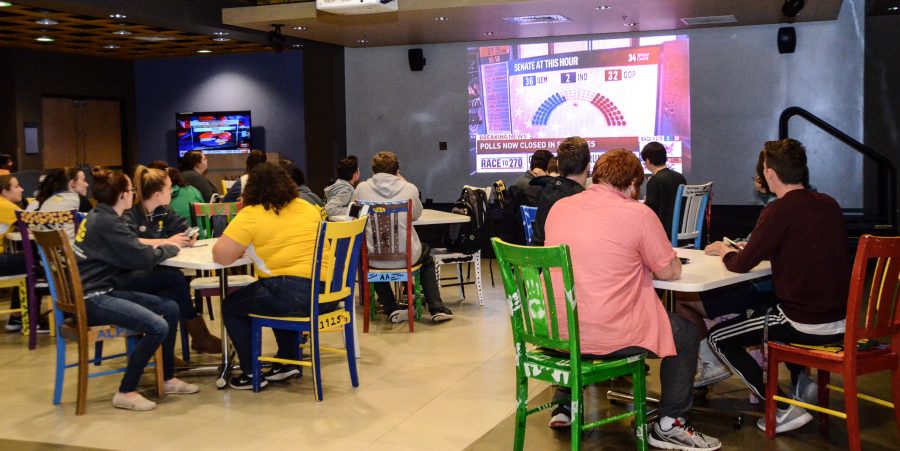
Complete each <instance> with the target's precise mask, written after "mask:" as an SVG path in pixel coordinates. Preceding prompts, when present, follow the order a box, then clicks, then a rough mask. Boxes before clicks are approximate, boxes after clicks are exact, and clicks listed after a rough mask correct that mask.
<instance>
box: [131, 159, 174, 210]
mask: <svg viewBox="0 0 900 451" xmlns="http://www.w3.org/2000/svg"><path fill="white" fill-rule="evenodd" d="M167 178H169V176H168V175H166V171H163V170H161V169H155V168H148V167H146V166H144V165H138V167H137V169H135V170H134V179H133V182H134V204H135V205H141V204H142V203H143V202H144V201H145V200H147V199H149V198H150V196H152V195H154V194H156V193H158V192H161V191H162V190H163V188H165V186H166V179H167Z"/></svg>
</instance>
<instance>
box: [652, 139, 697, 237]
mask: <svg viewBox="0 0 900 451" xmlns="http://www.w3.org/2000/svg"><path fill="white" fill-rule="evenodd" d="M641 160H643V162H644V167H645V168H647V170H648V171H650V172H651V173H652V174H653V175H651V176H650V180H647V198H646V199H645V200H644V205H646V206H648V207H650V209H651V210H653V212H654V213H656V216H657V217H658V218H659V221H660V222H662V225H663V229H664V230H665V231H666V236H668V237H669V239H670V240H671V239H672V221H673V220H679V219H678V218H673V217H672V214H673V213H674V212H675V194H677V193H678V185H687V180H685V178H684V176H683V175H681V174H680V173H678V172H676V171H673V170H671V169H669V167H668V166H666V161H668V156H667V155H666V147H665V146H663V145H662V144H660V143H658V142H656V141H653V142H650V143H647V145H645V146H644V148H643V149H641ZM679 223H680V220H679Z"/></svg>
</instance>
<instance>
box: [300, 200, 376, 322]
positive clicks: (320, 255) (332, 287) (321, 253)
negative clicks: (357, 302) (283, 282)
mask: <svg viewBox="0 0 900 451" xmlns="http://www.w3.org/2000/svg"><path fill="white" fill-rule="evenodd" d="M365 228H366V218H365V217H362V218H360V219H354V220H352V221H346V222H327V221H323V222H322V224H321V225H320V226H319V233H318V235H317V237H316V250H315V259H314V260H313V270H312V280H316V281H318V280H321V281H322V282H323V283H322V284H321V285H319V284H313V293H312V299H313V302H312V311H313V317H314V318H315V317H318V312H319V304H320V303H325V302H338V301H343V300H349V302H346V303H344V306H345V308H346V309H348V310H350V311H352V308H353V305H352V304H353V301H352V299H353V289H354V286H355V283H354V282H355V281H356V271H357V268H358V266H359V258H360V247H361V245H362V242H363V241H364V239H363V233H364V232H365ZM335 325H336V324H335Z"/></svg>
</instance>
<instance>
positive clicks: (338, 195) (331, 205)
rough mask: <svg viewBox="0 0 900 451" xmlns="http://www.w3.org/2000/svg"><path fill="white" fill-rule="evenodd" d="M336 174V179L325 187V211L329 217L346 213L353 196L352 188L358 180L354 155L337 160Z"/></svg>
mask: <svg viewBox="0 0 900 451" xmlns="http://www.w3.org/2000/svg"><path fill="white" fill-rule="evenodd" d="M337 175H338V178H337V180H335V182H334V183H333V184H331V185H328V186H326V187H325V212H326V213H327V214H328V216H329V217H330V216H340V215H343V214H346V213H347V206H348V205H350V199H352V198H353V188H354V187H355V186H356V184H357V183H358V182H359V162H358V160H357V159H356V157H347V158H344V159H343V160H341V161H339V162H338V165H337Z"/></svg>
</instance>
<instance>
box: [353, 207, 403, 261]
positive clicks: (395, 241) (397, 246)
mask: <svg viewBox="0 0 900 451" xmlns="http://www.w3.org/2000/svg"><path fill="white" fill-rule="evenodd" d="M358 203H359V204H360V205H368V207H369V216H368V218H369V222H368V227H369V231H370V232H371V233H370V234H367V236H366V239H367V240H371V242H370V243H367V244H368V245H370V246H371V248H372V251H371V252H369V250H368V249H366V250H364V251H363V266H364V267H368V262H372V261H379V262H406V267H407V268H409V267H411V266H412V253H411V252H410V251H411V249H412V199H409V200H401V201H395V202H382V203H379V202H362V201H358ZM401 224H406V236H401V231H400V229H401V227H400V225H401ZM402 244H405V247H404V246H402ZM368 247H369V246H367V248H368Z"/></svg>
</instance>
